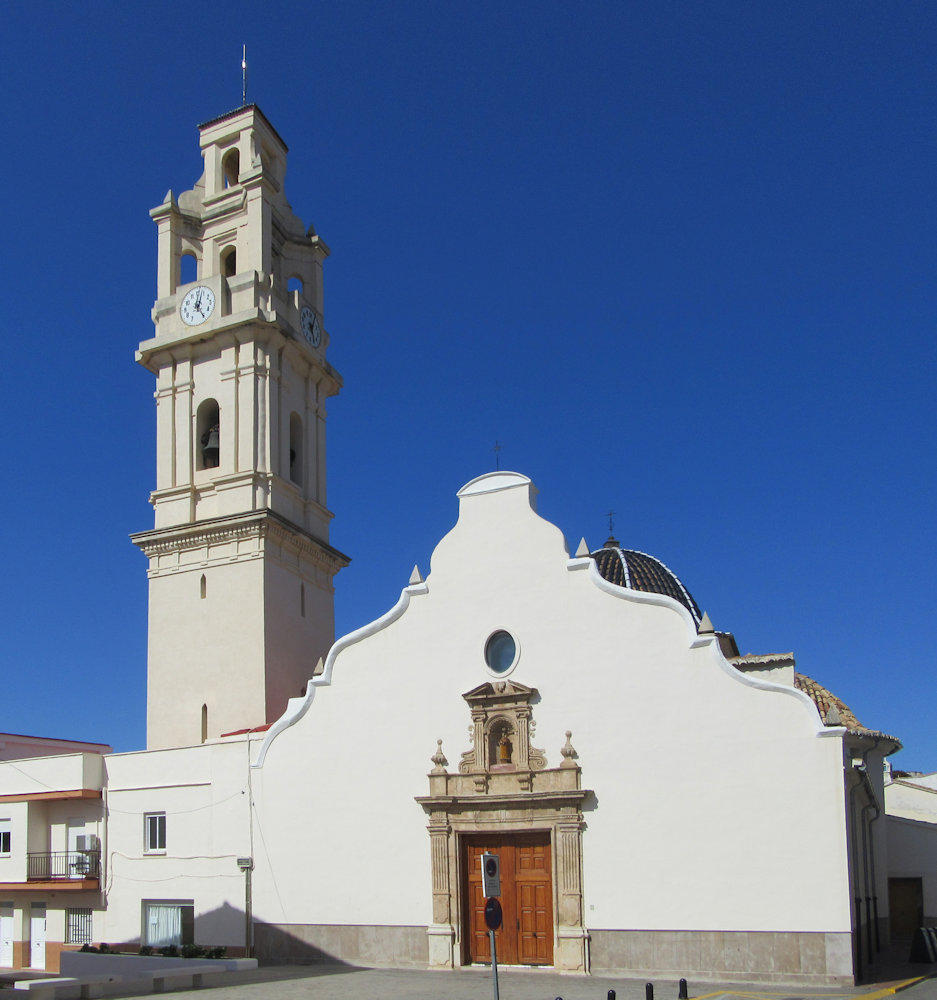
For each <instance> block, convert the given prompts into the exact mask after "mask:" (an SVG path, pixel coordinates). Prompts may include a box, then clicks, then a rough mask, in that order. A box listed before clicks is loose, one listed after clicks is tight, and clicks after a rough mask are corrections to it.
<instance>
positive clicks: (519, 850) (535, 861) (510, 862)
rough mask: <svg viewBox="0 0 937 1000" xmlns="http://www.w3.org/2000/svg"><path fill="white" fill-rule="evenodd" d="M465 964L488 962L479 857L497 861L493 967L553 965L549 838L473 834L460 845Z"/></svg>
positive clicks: (488, 948) (544, 836)
mask: <svg viewBox="0 0 937 1000" xmlns="http://www.w3.org/2000/svg"><path fill="white" fill-rule="evenodd" d="M462 850H463V857H462V862H463V864H462V871H463V872H464V873H465V875H464V877H465V879H466V881H467V885H466V886H465V889H466V891H465V892H464V893H463V899H464V900H465V907H466V911H467V912H466V913H465V914H464V915H463V917H464V923H463V927H464V928H465V930H466V933H465V935H464V941H465V944H464V947H465V955H464V961H466V962H468V963H471V962H480V963H490V962H491V946H490V939H489V937H488V928H487V926H486V925H485V896H484V894H483V892H482V872H481V856H482V854H484V853H485V852H486V851H490V852H491V853H492V854H497V855H498V857H499V859H500V861H501V896H500V902H501V909H502V911H503V914H504V922H503V923H502V925H501V928H500V929H499V930H498V931H497V932H496V933H495V948H496V949H497V955H498V964H502V963H503V964H504V965H552V964H553V866H552V863H551V852H550V833H549V831H543V832H541V833H522V834H473V835H471V836H468V837H465V838H464V839H463V841H462Z"/></svg>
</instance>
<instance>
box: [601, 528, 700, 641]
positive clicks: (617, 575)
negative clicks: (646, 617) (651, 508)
mask: <svg viewBox="0 0 937 1000" xmlns="http://www.w3.org/2000/svg"><path fill="white" fill-rule="evenodd" d="M589 555H590V556H591V557H592V558H593V559H594V560H595V565H596V567H597V568H598V571H599V572H600V573H601V574H602V576H603V577H604V578H605V579H606V580H608V582H609V583H614V584H615V585H616V586H618V587H627V588H628V589H629V590H641V591H644V593H646V594H663V595H664V596H665V597H672V598H673V599H674V600H675V601H679V602H680V603H681V604H682V605H683V606H684V607H685V608H686V609H687V611H689V612H690V614H691V615H692V616H693V621H694V622H695V623H696V624H697V626H698V625H699V623H700V620H701V619H702V617H703V616H702V615H701V614H700V609H699V606H698V605H697V603H696V601H694V600H693V595H692V594H691V593H690V592H689V591H688V590H687V589H686V587H684V586H683V584H682V583H681V582H680V579H679V577H678V576H677V575H676V574H675V573H672V572H671V571H670V570H669V569H667V567H666V566H665V565H664V564H663V563H662V562H661V561H660V560H659V559H655V558H654V556H649V555H648V554H647V553H646V552H636V551H635V550H634V549H623V548H621V547H620V546H619V544H618V541H617V539H615V538H609V540H608V541H607V542H606V543H605V545H603V546H602V548H600V549H597V550H596V551H595V552H590V553H589Z"/></svg>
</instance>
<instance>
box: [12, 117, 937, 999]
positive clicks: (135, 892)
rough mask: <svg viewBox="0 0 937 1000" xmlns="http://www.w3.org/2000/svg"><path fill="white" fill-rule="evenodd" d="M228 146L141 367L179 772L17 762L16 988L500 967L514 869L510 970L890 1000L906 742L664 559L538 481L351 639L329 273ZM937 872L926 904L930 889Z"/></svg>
mask: <svg viewBox="0 0 937 1000" xmlns="http://www.w3.org/2000/svg"><path fill="white" fill-rule="evenodd" d="M200 136H201V148H202V153H203V156H204V160H205V173H204V174H203V176H202V178H201V179H200V180H199V181H198V183H197V184H196V185H195V187H194V188H193V190H192V191H187V192H184V193H182V194H180V195H179V196H178V197H176V196H175V195H174V194H173V193H172V192H169V193H168V194H167V196H166V199H165V200H164V202H163V204H162V205H160V206H159V207H158V208H156V209H154V210H153V213H152V215H153V217H154V220H155V221H156V223H157V227H158V234H159V237H158V238H159V274H158V292H157V294H158V298H157V301H156V303H155V305H154V309H153V319H154V325H155V328H154V336H153V337H152V338H151V339H149V340H147V341H145V342H144V343H143V344H141V345H140V350H139V353H138V360H139V361H140V363H141V364H143V365H144V366H146V367H147V368H148V369H149V370H151V371H152V372H153V373H154V375H155V376H156V386H157V391H156V403H157V421H156V423H157V476H156V489H155V492H154V493H153V504H154V508H155V527H154V528H153V529H152V530H150V531H145V532H141V533H140V534H138V535H135V536H134V541H135V542H136V544H138V545H139V546H140V548H141V549H142V550H143V551H144V553H145V554H146V556H147V558H148V560H149V586H150V610H149V665H148V681H149V686H148V732H147V750H145V751H140V752H135V753H125V754H111V753H108V752H107V750H108V749H109V748H107V747H103V746H94V747H86V748H84V749H82V748H81V747H77V746H71V745H68V746H54V745H49V746H48V748H47V749H43V744H42V743H41V741H40V743H38V744H35V743H30V742H29V741H28V740H26V741H23V742H21V744H15V740H14V741H13V742H12V743H10V742H9V740H8V745H9V746H10V747H12V748H13V749H12V751H11V752H12V753H13V754H14V757H15V759H5V757H6V756H7V755H6V751H5V749H4V744H3V739H4V738H2V737H0V967H3V966H12V967H21V966H28V965H32V966H34V967H40V968H41V967H50V968H56V967H57V956H58V954H59V953H60V951H61V950H62V949H63V948H75V947H80V946H81V944H82V943H84V942H86V941H94V942H101V941H105V942H108V943H109V944H111V945H118V944H120V945H125V946H128V947H139V946H140V945H141V944H148V945H151V946H154V947H159V946H162V945H166V944H172V943H175V944H183V943H189V942H194V941H197V942H198V943H200V944H206V945H216V944H222V945H226V946H227V947H228V948H229V952H230V953H231V954H239V953H243V952H244V951H253V952H255V953H256V954H257V955H258V957H260V958H261V959H262V960H269V961H310V960H317V959H326V958H334V959H341V960H343V961H348V962H357V963H362V964H371V965H391V966H405V967H414V968H425V967H435V968H454V967H457V966H461V965H465V964H471V963H484V962H487V961H489V958H490V956H489V952H488V938H487V933H486V930H485V928H484V925H483V922H482V917H481V913H482V908H483V905H484V898H483V896H482V890H481V880H480V871H479V857H480V854H481V853H482V852H483V851H485V850H489V851H492V852H494V853H496V854H498V856H499V858H500V862H501V869H502V897H501V902H502V906H503V909H504V915H505V921H504V926H503V927H502V929H501V931H499V936H498V949H499V959H500V961H502V962H507V963H510V964H525V965H546V966H552V967H555V968H557V969H562V970H567V971H575V972H582V973H588V972H618V973H623V974H634V975H645V974H646V975H669V976H690V977H693V978H695V979H697V980H703V979H707V978H708V979H713V980H721V981H728V980H733V979H734V980H742V981H751V980H758V979H761V980H766V981H767V980H770V981H790V982H803V983H831V982H847V981H851V980H852V979H853V977H854V976H856V975H861V974H862V972H863V971H864V970H865V969H866V968H867V967H868V965H869V963H870V962H872V961H874V958H875V955H876V953H877V952H878V950H879V949H880V948H881V946H882V945H883V944H884V943H887V941H888V939H889V934H890V929H889V874H890V869H891V867H892V866H893V862H892V860H891V852H890V847H891V844H892V840H893V838H894V837H900V836H902V834H901V831H900V829H899V827H897V826H895V824H898V823H901V822H912V821H913V822H915V823H917V822H920V823H921V824H923V827H922V829H924V831H925V834H926V835H927V836H929V835H930V832H932V829H937V823H935V815H934V813H933V811H932V812H931V813H930V814H929V815H930V818H927V817H924V818H923V819H920V820H918V819H915V818H912V819H909V820H904V819H901V820H897V819H896V820H894V821H893V820H891V819H889V822H888V824H886V823H885V822H884V820H883V815H884V809H885V789H884V784H883V771H884V758H885V757H886V756H887V755H888V754H890V753H893V752H894V751H895V750H896V749H897V748H898V746H899V744H898V742H897V740H895V739H894V738H892V737H889V736H886V735H884V734H881V733H876V732H874V731H871V730H868V729H865V728H864V727H862V726H860V725H859V723H858V722H857V720H855V719H854V718H853V717H852V715H851V713H850V712H849V711H848V709H847V708H846V706H845V705H843V704H842V702H840V701H838V699H836V698H835V697H834V696H832V695H831V694H830V692H828V691H826V690H825V689H824V688H823V687H822V686H820V685H819V684H818V683H816V682H814V681H812V680H810V679H809V678H807V677H805V676H803V675H801V674H800V673H798V672H797V671H796V669H795V664H794V659H793V656H791V655H790V654H782V655H768V656H755V657H752V656H748V657H742V656H739V653H738V649H737V647H736V645H735V641H734V639H733V637H732V636H731V635H730V634H728V633H724V632H717V631H715V630H714V629H713V627H712V625H711V623H710V622H709V619H708V617H706V616H705V615H702V614H701V613H700V610H699V607H698V605H697V604H696V602H695V600H694V599H693V597H692V595H691V594H690V593H689V591H688V590H687V588H686V587H685V586H684V585H683V583H681V581H680V580H679V578H678V577H677V576H676V575H675V574H674V573H672V572H671V571H670V570H669V569H667V567H666V566H664V565H663V564H662V563H661V562H660V561H659V560H657V559H655V558H654V557H652V556H648V555H646V554H643V553H640V552H635V551H633V550H628V549H625V548H622V547H621V546H620V545H619V544H618V543H617V542H616V541H615V540H614V539H609V541H608V542H607V543H606V544H605V545H604V546H603V547H602V548H600V549H596V550H592V551H590V548H589V547H588V546H587V545H586V544H585V542H584V541H583V542H581V543H579V544H578V546H576V545H572V546H570V545H568V544H567V541H566V539H564V537H563V536H562V534H561V533H560V531H559V530H558V529H557V528H556V527H555V526H554V525H552V524H550V523H549V522H547V521H545V520H543V519H542V518H540V517H539V516H538V514H537V513H536V489H535V487H534V485H533V484H532V483H531V482H530V480H529V479H527V478H526V477H525V476H523V475H520V474H518V473H514V472H496V473H491V474H488V475H485V476H481V477H479V478H477V479H474V480H472V481H471V482H469V483H468V484H467V485H465V486H464V487H463V488H462V489H461V490H459V492H458V521H457V523H456V525H455V527H454V528H453V529H452V531H451V532H449V534H447V535H446V536H445V537H444V538H443V539H442V540H441V541H440V542H439V544H438V545H437V546H436V549H435V551H434V552H433V554H432V558H431V560H430V563H429V565H428V567H424V569H427V570H428V571H427V572H426V573H425V575H424V574H423V573H422V572H421V571H420V569H418V568H415V569H414V573H413V576H412V577H411V579H410V581H409V583H408V584H407V586H405V587H404V588H403V590H402V592H401V594H400V596H399V598H397V600H396V603H393V600H394V596H393V595H388V604H389V605H391V604H393V606H392V607H391V609H390V610H389V611H388V612H387V614H385V615H384V616H383V617H381V618H380V619H378V620H377V621H375V622H372V623H370V624H368V625H366V626H364V627H363V628H361V629H359V630H358V631H356V632H353V633H351V634H350V635H347V636H344V637H342V638H340V639H338V640H337V641H334V642H333V617H332V592H333V578H334V577H335V574H336V573H337V572H338V571H339V570H340V569H341V567H342V566H343V565H345V564H346V563H347V557H345V556H344V555H342V553H340V552H338V551H337V550H335V549H334V548H333V547H332V546H330V544H329V542H328V525H329V520H330V518H331V516H332V515H331V513H330V512H329V510H328V508H327V501H326V491H325V483H326V463H325V423H326V409H325V402H326V400H327V398H328V397H329V396H330V395H334V394H335V393H336V392H337V391H338V390H339V388H340V387H341V378H340V377H339V376H338V374H337V373H336V372H335V371H334V369H333V368H332V367H331V366H330V365H329V363H328V361H327V360H326V356H325V355H326V348H327V346H328V342H329V338H328V334H327V333H326V330H325V326H324V315H323V308H324V307H323V295H322V263H323V261H324V259H325V257H326V256H327V254H328V248H327V247H326V246H325V244H324V243H323V242H322V240H321V238H320V237H319V236H318V235H317V234H315V232H314V231H313V230H312V229H311V228H310V229H309V230H305V229H304V228H303V226H302V224H301V223H300V221H299V220H298V219H297V218H296V217H295V216H294V215H293V213H292V210H291V209H290V207H289V204H288V202H287V201H286V198H285V194H284V187H283V185H284V176H285V169H286V152H287V151H286V146H285V144H284V143H283V141H282V140H281V139H280V137H279V135H278V134H277V133H276V131H275V130H274V129H273V127H272V126H271V125H270V123H269V122H268V121H267V120H266V118H265V117H264V116H263V114H262V113H261V112H260V110H259V109H258V108H256V107H255V106H253V105H249V106H246V107H244V108H240V109H238V110H237V111H235V112H232V113H230V114H228V115H224V116H222V117H221V118H218V119H215V120H213V121H211V122H208V123H206V124H204V125H202V126H201V127H200ZM186 257H192V258H194V260H195V267H196V273H195V274H194V275H190V276H189V277H190V278H191V280H189V281H186V282H184V281H183V277H184V275H183V267H184V266H185V258H186ZM16 746H21V747H23V748H24V749H26V750H28V751H29V752H28V753H26V752H24V753H22V754H17V753H16ZM33 751H37V752H38V753H41V754H43V755H41V756H37V755H35V754H34V753H33ZM897 784H899V783H898V782H893V783H892V784H891V785H890V786H889V795H890V796H895V795H896V794H897V793H896V792H894V791H892V790H894V789H895V786H896V785H897ZM929 794H937V793H933V791H932V790H930V792H929ZM915 829H917V828H915ZM896 830H897V831H898V832H897V833H896ZM922 843H923V842H922ZM915 850H916V851H917V853H910V852H909V853H906V854H905V855H904V857H903V860H902V862H901V864H904V865H906V866H907V867H909V868H913V869H914V872H913V873H912V875H902V876H901V877H921V875H922V873H923V872H927V873H929V874H926V875H925V876H924V877H925V878H927V879H930V878H931V876H932V875H933V874H934V871H933V869H934V865H933V863H932V861H930V860H929V859H931V858H933V854H932V853H929V852H931V851H932V849H931V848H930V847H928V846H927V845H926V844H925V845H924V846H922V847H921V848H920V850H918V849H917V848H915ZM909 859H910V860H909ZM928 865H929V866H930V867H929V868H928V867H927V866H928ZM926 885H928V886H930V882H927V883H926ZM932 890H933V887H932V886H931V887H930V888H928V889H927V894H925V898H926V899H928V900H931V902H932V894H933V892H932ZM931 902H928V903H927V906H928V907H930V908H929V909H928V912H931V913H933V912H935V911H934V909H933V906H932V905H931ZM922 916H923V914H922Z"/></svg>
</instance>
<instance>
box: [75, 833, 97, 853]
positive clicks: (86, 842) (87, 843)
mask: <svg viewBox="0 0 937 1000" xmlns="http://www.w3.org/2000/svg"><path fill="white" fill-rule="evenodd" d="M75 848H76V850H79V851H82V852H84V853H88V852H90V851H96V850H97V849H98V838H97V837H96V836H95V834H93V833H83V834H82V835H81V836H79V837H76V838H75Z"/></svg>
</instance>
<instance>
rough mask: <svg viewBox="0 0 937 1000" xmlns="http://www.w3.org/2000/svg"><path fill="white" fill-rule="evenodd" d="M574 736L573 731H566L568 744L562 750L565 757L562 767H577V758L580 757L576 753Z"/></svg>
mask: <svg viewBox="0 0 937 1000" xmlns="http://www.w3.org/2000/svg"><path fill="white" fill-rule="evenodd" d="M572 735H573V731H572V730H571V729H567V730H566V742H565V743H564V744H563V746H562V747H561V748H560V753H561V754H562V756H563V763H562V764H560V767H575V766H576V758H577V757H578V756H579V754H578V753H576V748H575V747H574V746H573V743H572Z"/></svg>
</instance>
